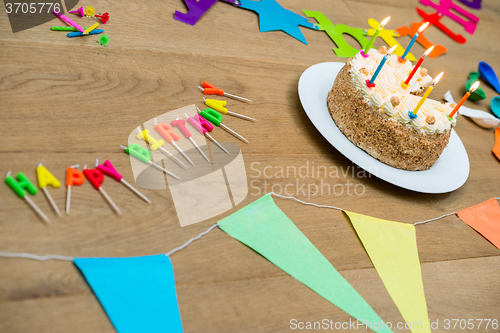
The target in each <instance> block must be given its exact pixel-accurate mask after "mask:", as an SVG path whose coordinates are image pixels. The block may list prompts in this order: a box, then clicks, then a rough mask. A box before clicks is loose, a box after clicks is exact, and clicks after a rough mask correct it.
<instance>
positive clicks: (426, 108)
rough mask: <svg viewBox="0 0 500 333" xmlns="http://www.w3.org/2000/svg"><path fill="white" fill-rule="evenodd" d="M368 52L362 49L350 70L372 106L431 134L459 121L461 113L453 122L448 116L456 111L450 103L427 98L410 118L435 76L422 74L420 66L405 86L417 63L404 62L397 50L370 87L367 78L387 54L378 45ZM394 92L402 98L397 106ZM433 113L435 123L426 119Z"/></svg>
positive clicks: (447, 128)
mask: <svg viewBox="0 0 500 333" xmlns="http://www.w3.org/2000/svg"><path fill="white" fill-rule="evenodd" d="M368 54H369V57H368V58H365V57H363V56H362V55H361V53H358V54H357V55H356V56H355V57H354V58H352V60H351V61H350V65H351V69H352V70H351V71H350V74H351V76H352V79H353V82H354V84H355V85H356V87H357V88H358V89H359V90H360V91H361V93H362V94H363V96H364V97H365V98H366V100H367V103H368V104H369V105H370V106H373V107H375V108H380V109H381V110H382V111H383V112H384V113H385V114H386V115H387V116H389V117H395V118H396V119H397V120H398V121H399V122H400V123H402V124H406V125H408V126H411V127H412V128H413V129H414V130H416V131H421V132H422V133H425V134H428V135H431V134H434V133H443V132H445V131H449V130H450V129H451V127H452V126H454V125H455V124H456V118H457V115H454V116H453V119H452V121H451V122H450V120H448V118H447V115H448V114H450V113H451V111H452V108H451V106H450V104H449V103H447V104H442V103H440V102H438V101H434V100H432V99H427V100H426V101H425V103H424V104H423V105H422V107H421V108H420V110H419V111H418V112H417V118H415V119H410V117H409V115H408V111H411V110H413V109H415V107H416V106H417V103H418V102H419V101H420V97H419V96H418V95H420V94H421V93H423V92H424V91H425V89H426V88H427V87H428V86H429V85H430V84H431V82H432V77H431V76H429V75H425V76H422V70H419V71H417V72H416V73H415V75H414V77H413V78H412V80H411V81H410V87H409V88H404V87H403V86H402V85H401V82H404V81H405V80H406V78H407V77H408V75H409V74H410V72H411V70H412V68H413V67H412V64H411V62H410V61H405V62H400V61H399V60H398V57H397V56H396V55H394V54H391V55H389V57H388V59H387V62H386V63H385V65H384V66H383V67H382V70H381V71H380V74H379V75H378V77H377V79H376V80H375V87H374V88H369V87H367V85H366V80H367V79H370V78H371V77H372V75H373V73H374V72H375V70H376V69H377V67H378V64H379V63H380V61H381V60H382V58H383V57H384V54H381V53H380V52H379V51H377V50H375V49H370V50H369V51H368ZM393 96H396V97H397V98H398V99H399V101H400V103H399V104H398V105H397V106H393V104H392V103H391V101H390V99H391V97H393ZM429 116H433V117H434V120H435V122H434V123H433V124H428V123H427V122H426V119H427V118H428V117H429Z"/></svg>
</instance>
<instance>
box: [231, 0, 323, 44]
mask: <svg viewBox="0 0 500 333" xmlns="http://www.w3.org/2000/svg"><path fill="white" fill-rule="evenodd" d="M240 4H241V6H240V7H241V8H245V9H249V10H251V11H254V12H256V13H257V14H258V15H259V26H260V32H266V31H277V30H281V31H283V32H285V33H287V34H289V35H290V36H292V37H293V38H296V39H298V40H300V41H301V42H302V43H304V44H306V45H307V41H306V38H305V37H304V34H302V31H300V28H299V26H303V27H306V28H310V29H314V30H318V27H317V26H316V25H315V24H313V23H311V22H309V21H308V20H307V19H306V18H305V17H302V16H300V15H298V14H295V13H294V12H292V11H290V10H288V9H285V8H283V7H282V6H281V5H280V4H279V3H277V2H276V1H275V0H260V1H255V0H240Z"/></svg>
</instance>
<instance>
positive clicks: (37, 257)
mask: <svg viewBox="0 0 500 333" xmlns="http://www.w3.org/2000/svg"><path fill="white" fill-rule="evenodd" d="M270 194H271V195H274V196H276V197H279V198H282V199H291V200H295V201H297V202H299V203H301V204H303V205H308V206H314V207H318V208H330V209H336V210H341V211H343V210H344V209H342V208H339V207H335V206H328V205H318V204H316V203H313V202H306V201H302V200H300V199H297V198H296V197H287V196H284V195H281V194H277V193H274V192H270ZM495 199H496V200H500V197H495ZM454 214H456V212H452V213H449V214H445V215H441V216H439V217H435V218H433V219H429V220H425V221H420V222H415V223H413V225H418V224H423V223H428V222H432V221H436V220H439V219H442V218H444V217H447V216H451V215H454ZM218 226H219V225H218V224H217V223H216V224H214V225H213V226H211V227H210V228H208V229H207V230H205V231H204V232H202V233H201V234H199V235H198V236H196V237H193V238H191V239H189V240H188V241H187V242H186V243H184V244H182V245H181V246H179V247H176V248H175V249H173V250H171V251H170V252H167V253H164V254H165V256H167V257H170V256H171V255H172V254H174V253H176V252H177V251H180V250H182V249H184V248H185V247H187V246H188V245H189V244H191V243H192V242H193V241H195V240H198V239H200V238H201V237H203V236H205V235H206V234H208V233H209V232H210V231H212V230H213V229H214V228H215V227H218ZM0 257H6V258H25V259H33V260H39V261H46V260H65V261H73V260H74V259H75V257H70V256H63V255H58V254H48V255H45V256H40V255H37V254H32V253H22V252H4V251H0Z"/></svg>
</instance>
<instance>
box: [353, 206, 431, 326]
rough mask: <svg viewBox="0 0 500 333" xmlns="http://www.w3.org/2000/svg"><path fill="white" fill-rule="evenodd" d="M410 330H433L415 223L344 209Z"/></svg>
mask: <svg viewBox="0 0 500 333" xmlns="http://www.w3.org/2000/svg"><path fill="white" fill-rule="evenodd" d="M345 213H346V214H347V215H348V216H349V218H350V219H351V223H352V225H353V226H354V229H355V230H356V233H357V234H358V237H359V238H360V240H361V242H362V243H363V246H364V247H365V250H366V252H367V253H368V256H369V257H370V259H371V261H372V263H373V266H375V269H376V270H377V273H378V274H379V276H380V278H381V279H382V282H383V283H384V285H385V287H386V288H387V291H388V292H389V295H390V296H391V298H392V300H393V301H394V303H395V304H396V306H397V307H398V309H399V311H400V312H401V315H402V316H403V319H404V320H405V322H406V323H408V325H409V326H408V327H411V328H410V331H411V332H414V333H415V332H418V333H424V332H431V330H430V328H429V316H428V314H427V303H426V301H425V294H424V285H423V283H422V273H421V271H420V261H419V259H418V251H417V237H416V233H415V226H413V225H412V224H405V223H399V222H391V221H386V220H381V219H377V218H374V217H370V216H366V215H361V214H356V213H352V212H347V211H346V212H345Z"/></svg>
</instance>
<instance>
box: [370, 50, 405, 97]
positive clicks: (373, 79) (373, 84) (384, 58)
mask: <svg viewBox="0 0 500 333" xmlns="http://www.w3.org/2000/svg"><path fill="white" fill-rule="evenodd" d="M396 47H398V46H397V45H394V46H393V47H391V48H390V49H389V51H387V54H386V55H385V56H384V57H383V58H382V60H381V61H380V64H379V65H378V67H377V69H376V70H375V73H373V76H372V78H371V79H370V81H368V79H367V80H366V85H367V86H368V87H370V88H373V87H375V83H374V82H375V79H376V78H377V76H378V74H379V73H380V71H381V70H382V67H384V64H385V62H386V61H387V58H389V56H390V55H391V54H392V52H394V50H395V49H396Z"/></svg>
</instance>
